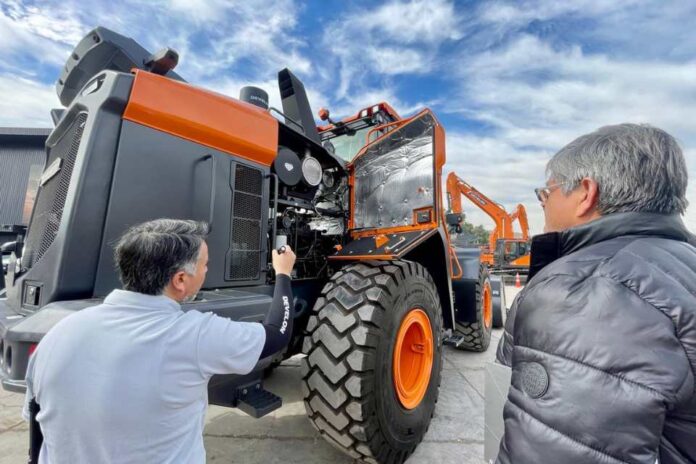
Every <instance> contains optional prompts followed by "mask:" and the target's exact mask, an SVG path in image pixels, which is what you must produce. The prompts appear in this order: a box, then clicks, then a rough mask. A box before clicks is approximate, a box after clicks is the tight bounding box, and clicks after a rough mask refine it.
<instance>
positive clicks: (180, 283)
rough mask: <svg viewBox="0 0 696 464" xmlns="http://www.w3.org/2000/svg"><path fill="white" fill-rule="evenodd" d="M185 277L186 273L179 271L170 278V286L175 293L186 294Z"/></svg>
mask: <svg viewBox="0 0 696 464" xmlns="http://www.w3.org/2000/svg"><path fill="white" fill-rule="evenodd" d="M185 275H186V273H185V272H184V271H179V272H177V273H176V274H174V275H173V276H172V280H171V281H170V284H171V286H172V287H173V288H174V290H176V291H177V292H182V293H185V292H186V280H185V279H184V276H185Z"/></svg>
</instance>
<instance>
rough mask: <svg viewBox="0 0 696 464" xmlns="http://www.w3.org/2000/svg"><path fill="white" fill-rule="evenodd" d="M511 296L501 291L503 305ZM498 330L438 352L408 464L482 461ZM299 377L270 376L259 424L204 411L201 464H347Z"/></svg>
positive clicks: (12, 413)
mask: <svg viewBox="0 0 696 464" xmlns="http://www.w3.org/2000/svg"><path fill="white" fill-rule="evenodd" d="M517 290H518V289H515V288H514V287H507V288H506V296H507V302H508V305H509V304H511V302H512V300H513V298H514V296H515V295H516V293H517ZM501 332H502V331H501V330H495V331H494V333H493V339H492V340H491V346H490V348H489V349H488V351H487V352H485V353H468V352H463V351H457V350H454V349H452V348H449V347H445V362H444V365H443V374H442V385H441V387H440V397H439V401H438V405H437V409H436V411H435V416H434V418H433V421H432V423H431V425H430V430H429V431H428V433H427V434H426V436H425V438H424V440H423V443H421V445H420V446H419V447H418V449H417V450H416V452H415V453H414V454H413V456H412V457H411V458H410V459H409V460H408V463H409V464H421V463H424V464H426V463H433V464H434V463H437V464H455V463H456V464H481V463H483V417H484V416H483V398H484V391H483V388H484V387H483V385H484V370H483V369H484V366H485V363H486V362H489V361H492V360H493V359H494V358H495V348H496V346H497V344H498V340H499V339H500V336H501ZM300 378H301V376H300V368H299V358H298V357H295V358H291V359H289V360H287V361H286V362H285V363H283V364H282V365H281V366H279V367H278V368H277V369H276V370H275V372H274V373H273V374H272V375H271V376H270V378H269V379H268V380H267V381H266V388H267V389H269V390H271V391H272V392H274V393H276V394H278V395H280V396H281V397H282V398H283V407H282V408H280V409H279V410H277V411H275V412H274V413H272V414H270V415H268V416H266V417H264V418H262V419H253V418H251V417H249V416H247V415H245V414H244V413H242V412H240V411H238V410H236V409H227V408H222V407H218V406H211V407H210V408H209V409H208V415H207V417H206V427H205V432H204V438H205V447H206V450H207V453H208V462H219V463H244V464H261V463H263V464H271V463H288V464H289V463H298V464H299V463H302V464H313V463H317V464H319V463H327V462H329V463H332V464H350V463H352V462H353V460H352V459H351V458H349V457H347V456H345V455H343V454H342V453H341V452H339V451H338V450H336V449H334V448H333V447H332V446H331V445H329V444H328V443H327V442H325V441H324V440H323V439H322V438H321V437H320V436H319V435H318V433H317V432H316V431H315V430H314V429H313V428H312V426H311V425H310V423H309V421H308V420H307V419H306V417H305V411H304V405H303V404H302V394H301V391H300ZM22 401H23V395H19V394H16V393H9V392H6V391H4V390H0V464H19V463H25V462H26V451H27V444H28V427H27V424H26V423H24V421H22V419H21V407H22Z"/></svg>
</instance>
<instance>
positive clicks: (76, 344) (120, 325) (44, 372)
mask: <svg viewBox="0 0 696 464" xmlns="http://www.w3.org/2000/svg"><path fill="white" fill-rule="evenodd" d="M207 230H208V226H207V225H206V224H204V223H199V222H194V221H180V220H171V219H160V220H156V221H151V222H147V223H144V224H141V225H138V226H135V227H133V228H131V229H130V230H128V231H127V232H126V233H125V234H124V235H123V237H122V238H121V239H120V241H119V243H118V244H117V246H116V250H115V258H116V263H117V266H118V270H119V274H120V277H121V281H122V283H123V290H114V291H113V292H111V293H110V294H109V295H108V296H107V297H106V298H105V300H104V303H103V304H100V305H98V306H94V307H91V308H87V309H84V310H82V311H79V312H77V313H75V314H74V315H71V316H69V317H67V318H66V319H64V320H63V321H61V322H60V323H58V324H57V325H56V326H55V327H54V328H53V329H51V330H50V331H49V332H48V333H47V334H46V336H45V337H44V338H43V340H42V341H41V343H40V344H39V346H38V347H37V349H36V351H35V353H34V354H33V356H32V357H31V359H30V361H29V367H28V369H27V379H26V380H27V395H26V405H25V409H24V416H25V418H27V419H28V417H29V405H30V404H31V403H32V401H34V402H35V403H38V405H39V406H40V411H39V413H38V414H37V416H36V419H37V421H38V423H39V424H40V427H41V431H42V433H43V436H44V442H43V445H42V447H41V451H40V454H39V462H40V463H41V464H44V463H51V464H57V463H70V464H77V463H90V464H91V463H134V462H143V463H145V462H147V463H177V464H178V463H204V462H205V449H204V447H203V426H204V420H205V413H206V410H207V405H208V398H207V384H208V380H209V379H210V377H211V376H212V375H213V374H246V373H248V372H250V371H251V370H252V369H253V368H254V366H255V365H256V363H257V362H258V360H259V359H260V357H263V356H266V355H269V354H271V353H274V352H276V351H278V350H279V349H280V348H282V347H283V346H285V345H286V344H287V343H288V341H289V337H290V333H291V332H292V319H293V318H292V317H291V314H290V307H289V306H290V305H289V304H288V302H291V301H292V291H291V288H290V277H289V276H290V273H291V271H292V267H293V265H294V262H295V255H294V254H293V252H292V250H290V249H289V247H288V248H287V249H286V250H283V252H282V253H280V254H279V253H278V252H276V250H273V267H274V269H275V271H276V275H277V280H276V288H275V294H274V301H273V304H272V308H271V310H270V312H269V314H268V317H267V318H266V321H265V322H264V324H259V323H244V322H234V321H231V320H229V319H226V318H221V317H218V316H216V315H214V314H212V313H200V312H198V311H188V312H183V311H182V310H181V307H180V303H182V302H185V301H189V300H191V299H193V298H194V297H195V295H196V294H197V293H198V291H199V290H200V288H201V286H202V285H203V281H204V279H205V274H206V272H207V262H208V249H207V245H206V243H205V237H206V234H207Z"/></svg>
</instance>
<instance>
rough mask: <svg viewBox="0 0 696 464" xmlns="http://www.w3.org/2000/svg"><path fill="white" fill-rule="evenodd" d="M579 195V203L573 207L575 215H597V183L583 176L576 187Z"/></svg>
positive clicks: (592, 216)
mask: <svg viewBox="0 0 696 464" xmlns="http://www.w3.org/2000/svg"><path fill="white" fill-rule="evenodd" d="M577 191H578V193H579V195H580V197H579V200H580V201H579V203H578V205H577V207H576V209H575V215H576V216H577V217H591V218H594V217H595V216H599V213H598V211H597V205H598V204H599V184H598V183H597V182H596V181H595V180H594V179H590V178H589V177H585V178H584V179H582V180H581V181H580V185H579V187H578V189H577Z"/></svg>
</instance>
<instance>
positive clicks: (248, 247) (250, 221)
mask: <svg viewBox="0 0 696 464" xmlns="http://www.w3.org/2000/svg"><path fill="white" fill-rule="evenodd" d="M232 204H233V209H232V237H231V242H232V243H231V253H230V255H229V256H230V261H229V267H228V269H229V275H228V278H229V280H256V279H258V278H259V275H260V271H261V243H262V242H261V238H262V237H261V232H262V229H261V225H262V221H263V218H264V214H263V173H262V172H261V171H259V170H258V169H254V168H251V167H248V166H244V165H241V164H237V165H236V166H235V170H234V199H233V203H232Z"/></svg>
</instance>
